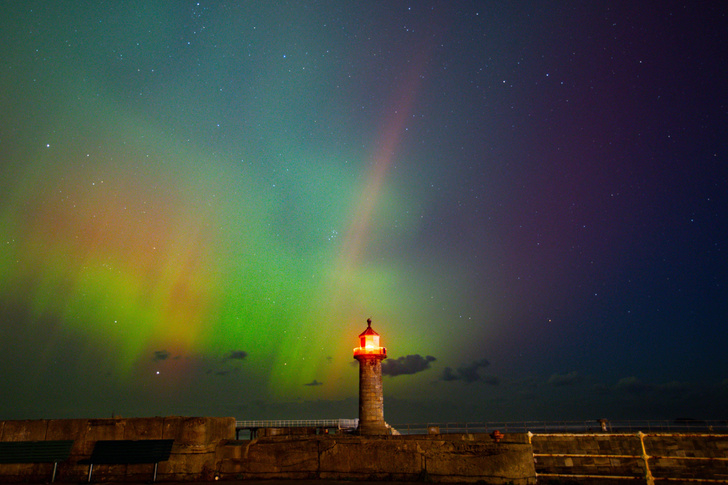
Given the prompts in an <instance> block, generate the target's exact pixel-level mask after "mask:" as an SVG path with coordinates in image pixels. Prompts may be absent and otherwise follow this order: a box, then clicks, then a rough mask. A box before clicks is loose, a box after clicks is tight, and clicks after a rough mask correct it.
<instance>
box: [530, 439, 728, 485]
mask: <svg viewBox="0 0 728 485" xmlns="http://www.w3.org/2000/svg"><path fill="white" fill-rule="evenodd" d="M531 443H532V446H533V453H534V459H535V466H536V472H537V474H538V478H539V483H549V481H553V482H557V483H558V482H561V483H563V482H564V480H569V481H572V482H573V481H575V480H576V481H579V482H582V483H597V482H599V480H603V481H604V482H605V483H607V482H609V483H612V484H615V483H619V482H620V481H622V482H625V483H626V482H627V481H629V482H631V483H651V482H654V481H659V482H664V481H667V480H669V481H670V483H700V481H702V480H708V481H711V482H714V483H728V435H724V434H680V433H654V434H651V433H647V434H642V433H624V434H619V433H615V434H606V433H604V434H597V433H595V434H586V433H585V434H571V435H570V434H535V435H533V436H532V437H531ZM576 477H583V478H576ZM618 477H621V478H618ZM635 479H636V480H637V481H635ZM599 483H601V482H599Z"/></svg>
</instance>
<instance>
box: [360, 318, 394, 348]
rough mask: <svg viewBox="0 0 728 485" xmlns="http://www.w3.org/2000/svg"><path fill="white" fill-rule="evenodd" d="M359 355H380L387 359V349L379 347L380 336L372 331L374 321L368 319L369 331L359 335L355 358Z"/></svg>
mask: <svg viewBox="0 0 728 485" xmlns="http://www.w3.org/2000/svg"><path fill="white" fill-rule="evenodd" d="M358 355H362V356H364V355H372V356H375V355H378V356H382V357H384V358H386V357H387V348H386V347H380V346H379V334H378V333H377V332H375V331H374V330H373V329H372V319H371V318H368V319H367V329H366V330H364V331H363V332H362V333H361V334H360V335H359V347H356V348H355V349H354V358H356V356H358Z"/></svg>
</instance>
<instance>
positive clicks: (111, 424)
mask: <svg viewBox="0 0 728 485" xmlns="http://www.w3.org/2000/svg"><path fill="white" fill-rule="evenodd" d="M232 436H235V418H195V417H180V416H169V417H156V418H133V419H131V418H130V419H124V418H112V419H50V420H48V419H41V420H32V421H30V420H29V421H0V441H51V440H74V444H73V448H72V449H71V456H70V458H69V459H68V460H67V461H64V462H61V463H59V464H58V469H57V472H56V481H57V482H82V481H84V480H85V479H86V478H87V477H88V468H89V466H88V465H85V464H79V463H78V462H79V461H82V460H85V459H88V458H89V457H90V456H91V453H92V452H93V449H94V445H95V444H96V441H98V440H143V439H173V440H174V445H173V446H172V454H171V456H170V459H169V461H165V462H161V463H159V467H158V470H157V479H158V480H200V479H209V480H211V479H213V478H214V473H215V467H216V464H217V456H216V453H217V448H218V446H219V444H220V443H221V442H222V441H224V440H227V439H229V438H230V437H232ZM52 471H53V464H52V463H22V464H0V481H3V482H36V483H44V482H47V481H49V480H50V478H51V476H52ZM153 471H154V465H152V464H140V465H97V466H94V470H93V481H99V482H100V481H109V480H114V481H124V480H128V481H131V480H136V481H142V482H146V481H149V480H151V478H152V476H153Z"/></svg>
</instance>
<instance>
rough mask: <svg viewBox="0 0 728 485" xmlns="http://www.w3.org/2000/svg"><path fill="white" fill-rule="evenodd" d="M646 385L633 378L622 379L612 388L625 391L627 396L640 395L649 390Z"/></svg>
mask: <svg viewBox="0 0 728 485" xmlns="http://www.w3.org/2000/svg"><path fill="white" fill-rule="evenodd" d="M649 387H650V386H649V384H646V383H644V382H642V381H641V380H639V379H638V378H636V377H634V376H630V377H623V378H621V379H620V380H619V381H618V382H617V384H616V385H615V386H614V388H615V389H617V390H619V391H626V392H627V393H629V394H642V393H644V392H645V391H647V390H648V389H649Z"/></svg>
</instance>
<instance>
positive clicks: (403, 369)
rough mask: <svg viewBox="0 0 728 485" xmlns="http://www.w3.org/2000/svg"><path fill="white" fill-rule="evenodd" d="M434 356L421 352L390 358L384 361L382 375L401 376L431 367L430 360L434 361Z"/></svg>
mask: <svg viewBox="0 0 728 485" xmlns="http://www.w3.org/2000/svg"><path fill="white" fill-rule="evenodd" d="M435 360H437V359H435V358H434V357H433V356H431V355H428V356H427V357H422V356H421V355H419V354H414V355H408V356H406V357H399V358H397V359H388V360H385V361H384V362H382V375H385V376H392V377H394V376H401V375H408V374H416V373H418V372H422V371H423V370H427V369H429V368H430V362H434V361H435Z"/></svg>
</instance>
